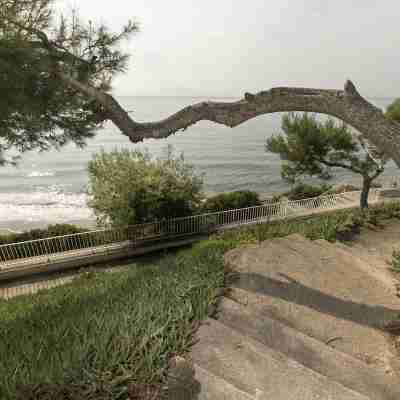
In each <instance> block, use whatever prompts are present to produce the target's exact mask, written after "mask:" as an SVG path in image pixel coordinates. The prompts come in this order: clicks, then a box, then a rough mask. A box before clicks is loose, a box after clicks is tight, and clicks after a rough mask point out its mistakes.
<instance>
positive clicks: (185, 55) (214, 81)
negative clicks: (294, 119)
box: [58, 0, 400, 97]
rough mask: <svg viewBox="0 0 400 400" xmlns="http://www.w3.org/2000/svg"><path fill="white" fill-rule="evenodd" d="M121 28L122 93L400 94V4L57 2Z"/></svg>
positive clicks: (330, 0) (333, 0)
mask: <svg viewBox="0 0 400 400" xmlns="http://www.w3.org/2000/svg"><path fill="white" fill-rule="evenodd" d="M58 3H59V6H60V7H62V6H65V5H67V4H69V5H71V4H72V5H73V4H76V5H77V6H78V8H79V10H80V12H81V15H82V16H85V17H88V18H90V19H92V20H98V21H99V20H100V21H104V22H106V23H107V24H108V25H109V26H110V27H112V28H113V29H118V28H119V27H121V26H122V25H123V24H124V23H125V22H126V21H127V19H128V18H130V17H133V18H135V19H136V20H138V21H139V22H140V25H141V32H140V33H139V34H137V35H136V36H135V37H133V38H132V40H131V41H130V43H129V44H128V45H127V46H125V47H126V49H127V50H128V51H129V53H130V54H132V58H131V62H130V67H129V71H128V72H127V73H126V74H125V75H124V76H120V77H118V78H117V79H116V80H115V83H114V94H116V95H120V96H122V95H157V96H158V95H162V96H186V95H187V96H207V97H208V96H210V97H211V96H233V97H241V96H242V95H243V93H244V92H245V91H250V92H257V91H260V90H266V89H269V88H271V87H274V86H301V87H316V88H333V89H339V88H342V87H343V84H344V82H345V80H346V79H347V78H350V79H352V80H353V82H354V83H355V84H356V86H357V87H358V88H359V90H360V92H361V93H362V94H363V95H365V96H368V97H371V96H377V97H395V96H400V74H399V71H400V68H399V67H400V51H399V45H400V1H399V0H380V1H378V0H376V1H375V0H245V1H239V0H112V1H99V0H79V2H78V1H77V0H58Z"/></svg>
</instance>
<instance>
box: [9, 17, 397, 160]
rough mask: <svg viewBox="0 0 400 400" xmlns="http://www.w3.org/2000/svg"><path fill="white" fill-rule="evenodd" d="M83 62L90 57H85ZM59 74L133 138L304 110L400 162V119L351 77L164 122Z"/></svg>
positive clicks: (208, 105) (200, 107)
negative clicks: (350, 130) (336, 84)
mask: <svg viewBox="0 0 400 400" xmlns="http://www.w3.org/2000/svg"><path fill="white" fill-rule="evenodd" d="M16 25H18V23H16ZM24 29H27V30H28V31H30V32H31V33H33V34H35V35H36V36H37V37H38V38H39V39H40V40H41V41H42V43H43V46H44V48H46V49H48V50H49V52H50V53H51V52H52V51H55V50H57V51H60V49H57V48H56V47H55V46H54V44H53V43H52V42H51V41H50V40H49V39H48V37H47V36H46V34H45V33H44V32H42V31H39V30H36V29H34V28H26V27H24ZM66 55H68V52H66ZM80 61H82V62H86V61H85V60H81V59H80ZM58 76H59V77H60V78H61V79H62V80H63V81H64V82H65V83H66V84H68V85H70V86H72V87H74V88H75V89H77V90H79V91H80V92H81V93H82V94H83V95H85V96H88V97H90V98H92V99H95V100H96V101H97V102H99V103H100V104H101V105H102V106H103V108H104V109H105V111H106V115H107V117H108V119H110V120H111V121H112V122H113V123H114V124H115V125H116V126H117V127H118V128H119V130H120V131H121V132H122V133H123V134H124V135H126V136H128V137H129V139H130V140H131V142H133V143H137V142H140V141H142V140H143V139H146V138H156V139H161V138H166V137H168V136H170V135H171V134H174V133H176V132H178V131H180V130H186V129H187V128H188V127H189V126H191V125H194V124H195V123H196V122H199V121H202V120H207V121H212V122H215V123H218V124H223V125H226V126H229V127H231V128H233V127H236V126H238V125H240V124H242V123H243V122H245V121H248V120H250V119H252V118H255V117H257V116H259V115H263V114H270V113H275V112H289V111H306V112H315V113H322V114H327V115H331V116H333V117H336V118H339V119H341V120H342V121H344V122H345V123H347V124H349V125H351V126H352V127H354V128H355V129H357V130H358V131H359V132H360V133H361V134H362V136H363V137H364V138H365V139H366V140H368V142H370V143H371V144H372V145H373V146H375V147H376V148H377V149H378V150H379V151H380V152H381V153H383V154H384V155H385V156H387V157H388V158H391V159H393V160H394V162H395V163H396V164H397V166H398V167H400V123H398V122H396V121H392V120H389V119H388V118H386V117H385V116H384V115H383V113H382V111H381V110H380V109H378V108H376V107H375V106H373V105H372V104H371V103H369V102H368V101H367V100H365V99H364V98H363V97H362V96H361V95H360V94H359V93H358V91H357V89H356V88H355V86H354V84H353V83H352V82H351V81H347V82H346V84H345V87H344V90H325V89H309V88H290V87H278V88H272V89H270V90H267V91H262V92H259V93H257V94H250V93H246V94H245V96H244V99H242V100H239V101H236V102H231V103H227V102H202V103H198V104H194V105H190V106H187V107H185V108H183V109H182V110H180V111H178V112H177V113H175V114H173V115H171V116H170V117H168V118H165V119H163V120H160V121H155V122H146V123H138V122H136V121H134V120H133V119H132V118H131V117H130V116H129V115H128V113H127V112H126V111H125V110H124V109H123V107H122V106H121V105H120V104H119V103H118V101H117V100H115V99H114V97H113V96H111V95H109V94H107V93H105V92H103V91H101V90H99V89H97V88H95V87H93V86H90V85H89V84H87V83H82V82H79V81H77V80H76V79H74V78H73V77H70V76H68V75H67V74H65V73H63V72H62V70H61V68H59V72H58Z"/></svg>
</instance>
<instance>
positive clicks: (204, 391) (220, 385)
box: [174, 364, 257, 400]
mask: <svg viewBox="0 0 400 400" xmlns="http://www.w3.org/2000/svg"><path fill="white" fill-rule="evenodd" d="M193 367H194V370H195V375H194V378H195V379H196V381H197V382H199V383H200V391H199V392H198V394H197V396H196V397H195V399H196V400H257V398H256V397H254V396H251V395H250V394H248V393H246V392H243V391H241V390H239V389H237V388H236V387H235V386H233V385H232V384H230V383H229V382H227V381H226V380H224V379H222V378H220V377H219V376H216V375H214V374H212V373H211V372H210V371H208V370H206V369H204V368H202V367H200V366H199V365H197V364H194V365H193ZM174 400H175V399H174Z"/></svg>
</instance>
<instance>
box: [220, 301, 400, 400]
mask: <svg viewBox="0 0 400 400" xmlns="http://www.w3.org/2000/svg"><path fill="white" fill-rule="evenodd" d="M251 296H253V297H254V296H257V295H255V294H252V293H248V294H247V297H248V298H249V297H251ZM252 304H254V301H253V302H250V304H247V305H243V304H239V303H238V302H235V301H233V300H231V299H229V298H226V297H224V298H222V300H221V302H220V304H219V307H218V321H219V322H221V323H223V324H225V325H227V326H230V327H231V328H233V329H235V330H237V331H238V332H240V333H242V334H245V335H248V336H250V337H252V338H253V339H255V340H258V341H259V342H261V343H263V344H264V345H266V346H268V347H270V348H271V349H274V350H276V351H279V352H281V353H283V354H285V355H286V356H287V357H290V358H293V359H294V360H296V361H297V362H299V363H301V364H302V365H304V366H305V367H307V368H310V369H313V370H314V371H316V372H318V373H320V374H322V375H325V376H327V377H328V378H330V379H332V380H335V381H336V382H339V383H341V384H342V385H344V386H346V387H348V388H350V389H353V390H355V391H358V392H360V393H362V394H364V395H366V396H367V395H370V396H371V397H372V398H374V399H376V400H378V399H379V400H395V399H399V398H400V382H398V380H397V379H396V378H394V377H390V376H388V375H387V374H383V373H381V372H380V371H377V370H375V369H374V368H372V367H371V366H368V365H366V364H365V363H363V362H361V361H360V360H358V359H356V358H354V357H352V356H350V355H348V354H346V353H342V352H340V351H338V350H336V349H334V348H332V347H330V346H328V345H326V344H324V343H322V342H320V341H319V340H316V339H314V338H312V337H309V336H307V335H305V334H303V333H301V332H299V331H297V330H295V329H293V328H291V327H289V326H286V325H285V324H283V323H281V322H279V321H277V320H274V319H272V318H270V317H268V315H265V313H263V309H262V307H261V308H260V307H256V306H254V305H252Z"/></svg>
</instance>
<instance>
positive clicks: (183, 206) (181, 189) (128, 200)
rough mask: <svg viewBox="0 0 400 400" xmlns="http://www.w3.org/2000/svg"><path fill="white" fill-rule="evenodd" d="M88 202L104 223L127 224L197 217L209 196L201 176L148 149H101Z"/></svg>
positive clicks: (169, 152)
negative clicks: (204, 192)
mask: <svg viewBox="0 0 400 400" xmlns="http://www.w3.org/2000/svg"><path fill="white" fill-rule="evenodd" d="M88 169H89V193H90V194H91V195H92V199H91V200H90V201H89V203H88V204H89V206H91V207H92V208H93V210H94V212H95V214H96V216H97V221H98V223H99V224H101V225H109V224H111V225H112V226H120V227H123V226H127V225H133V224H138V223H144V222H153V221H155V220H161V219H163V218H175V217H184V216H188V215H192V214H193V213H194V212H195V211H196V210H197V209H198V208H199V206H200V204H201V201H202V200H203V198H204V195H203V192H202V189H203V180H202V177H200V176H198V175H196V174H195V173H194V167H193V166H192V165H191V164H188V163H186V162H185V159H184V157H183V154H181V155H180V156H179V157H175V156H174V154H173V150H172V146H168V148H167V157H166V159H165V160H162V159H152V158H151V156H150V154H149V153H148V151H144V152H141V151H139V150H135V151H130V150H126V149H124V150H121V151H118V150H114V151H112V152H111V153H105V152H104V150H102V151H101V152H100V153H99V154H96V155H95V156H94V158H93V159H92V161H90V162H89V168H88Z"/></svg>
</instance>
